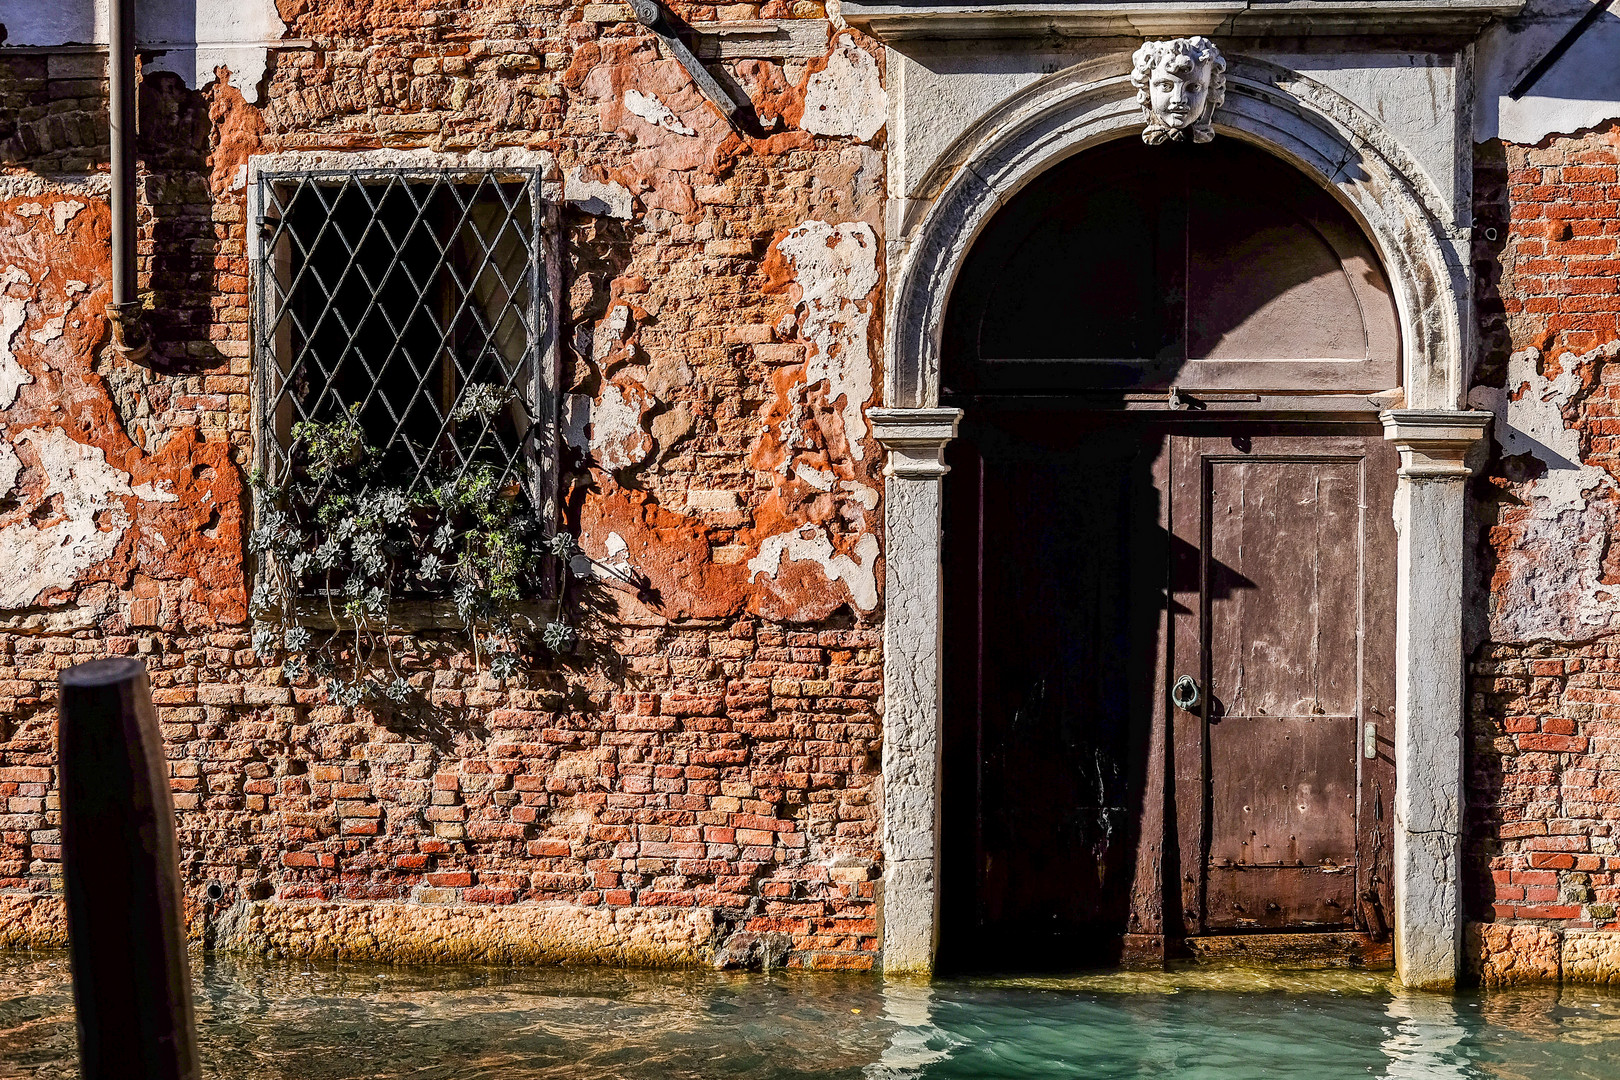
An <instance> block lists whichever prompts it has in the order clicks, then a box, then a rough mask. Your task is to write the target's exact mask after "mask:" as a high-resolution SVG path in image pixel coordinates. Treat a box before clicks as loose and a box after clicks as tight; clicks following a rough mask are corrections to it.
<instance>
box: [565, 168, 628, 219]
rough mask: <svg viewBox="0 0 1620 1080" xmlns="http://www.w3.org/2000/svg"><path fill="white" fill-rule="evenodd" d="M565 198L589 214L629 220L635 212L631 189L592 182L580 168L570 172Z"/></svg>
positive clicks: (597, 181)
mask: <svg viewBox="0 0 1620 1080" xmlns="http://www.w3.org/2000/svg"><path fill="white" fill-rule="evenodd" d="M563 198H564V199H566V200H567V201H568V202H571V203H573V204H574V205H575V206H577V207H579V208H580V209H581V210H583V211H585V212H586V213H587V214H595V215H597V216H599V217H610V218H618V219H620V220H621V221H623V220H628V219H629V218H630V217H631V215H632V213H633V212H634V204H633V203H632V201H631V195H630V189H629V188H627V187H625V186H624V185H623V184H616V183H614V182H613V181H611V180H605V181H604V180H591V179H588V178H587V177H586V176H585V175H584V171H583V170H582V169H580V168H579V167H577V166H576V167H575V168H572V169H569V170H568V175H567V176H566V177H565V178H564V180H563Z"/></svg>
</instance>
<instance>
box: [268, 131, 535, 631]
mask: <svg viewBox="0 0 1620 1080" xmlns="http://www.w3.org/2000/svg"><path fill="white" fill-rule="evenodd" d="M488 157H491V155H482V154H475V155H468V156H467V157H466V158H461V157H455V156H452V155H437V154H435V155H422V154H416V153H412V154H408V155H406V154H401V153H400V152H398V151H380V152H377V151H372V152H360V153H319V154H307V155H305V154H296V153H295V154H271V155H264V156H262V157H256V158H254V159H251V160H250V162H249V166H248V168H247V176H246V178H245V186H246V195H247V215H246V218H247V222H246V223H247V230H246V232H247V255H248V262H249V266H248V289H249V296H248V324H249V365H250V369H249V372H250V373H249V423H250V436H251V438H252V454H251V462H252V467H253V468H254V469H255V470H259V471H261V472H262V474H263V475H267V476H268V475H270V473H271V470H272V468H273V467H274V466H275V465H276V464H277V462H276V461H275V460H274V457H273V455H275V454H276V451H277V449H278V448H284V447H285V446H286V445H287V441H286V432H284V431H282V430H278V423H277V418H276V417H274V416H272V415H270V404H269V403H270V402H272V401H273V400H275V395H278V394H279V393H280V389H281V387H282V386H283V385H284V384H283V382H282V379H283V378H284V377H285V375H286V373H287V372H288V371H289V370H290V363H291V357H290V356H289V355H288V350H289V349H290V347H291V346H290V341H289V340H287V336H288V335H290V327H289V326H288V324H287V319H286V318H285V317H282V318H279V319H277V320H276V321H277V322H278V323H279V324H280V326H279V327H277V326H272V324H271V319H272V317H273V316H274V315H275V314H276V311H277V307H276V295H277V294H273V293H272V291H271V290H272V289H278V288H282V286H283V285H284V284H286V283H288V281H289V279H288V277H286V276H282V277H281V279H280V282H281V284H278V283H277V282H276V281H274V280H273V278H272V276H273V275H278V274H281V275H285V274H286V273H287V266H288V260H290V258H291V251H290V247H289V245H290V241H289V240H288V239H287V238H285V237H283V238H282V239H281V240H280V241H279V242H278V241H277V239H276V235H275V230H276V225H277V224H278V219H277V218H275V217H273V216H271V215H270V213H269V207H270V206H271V205H272V203H273V202H277V201H279V200H272V199H271V198H270V197H269V195H270V191H271V188H272V187H273V186H274V185H289V186H290V185H293V184H299V183H304V184H308V183H316V184H328V185H332V186H334V187H336V186H338V185H342V184H346V183H363V184H367V183H369V184H386V183H390V182H399V183H404V184H443V183H453V184H478V183H481V182H485V181H490V182H494V183H522V184H524V185H525V186H526V189H527V196H526V197H527V200H528V205H529V214H530V221H531V223H532V228H533V242H532V247H531V251H532V252H533V255H532V257H531V259H530V265H529V267H528V268H527V270H526V273H527V275H528V285H529V289H530V297H531V299H530V310H529V311H528V312H527V313H526V314H527V318H528V329H529V330H530V332H529V333H528V339H529V340H528V341H527V342H526V345H525V350H524V355H523V359H522V363H523V364H525V365H526V366H527V367H528V369H529V370H528V371H527V373H526V374H523V375H521V376H520V377H519V380H518V383H519V384H521V385H522V386H523V387H524V388H525V392H526V395H527V396H528V399H529V401H528V404H529V406H530V409H529V411H530V413H531V415H530V425H529V431H530V437H529V438H527V439H526V440H525V444H526V445H525V447H524V448H523V451H522V454H523V457H524V458H525V459H526V460H525V464H523V465H522V466H521V468H522V471H523V476H522V483H523V485H524V487H525V489H526V490H527V492H528V494H529V498H530V500H531V504H532V505H533V507H534V511H535V514H536V515H537V517H538V518H539V520H540V524H541V527H542V528H543V529H545V530H546V531H547V532H551V531H553V530H555V529H557V528H559V527H560V526H561V523H562V494H561V489H560V481H561V440H562V430H561V408H560V403H561V393H560V388H561V380H562V355H561V347H560V342H561V337H560V333H559V327H560V323H561V318H562V307H561V305H562V292H561V281H562V274H561V251H560V247H561V245H560V231H559V229H560V213H559V195H560V190H558V189H559V185H558V184H557V183H556V181H555V180H554V179H553V178H552V177H553V175H554V173H555V166H554V164H553V163H552V162H551V161H550V159H549V156H537V155H533V154H524V155H517V157H518V160H515V161H505V160H494V161H487V160H486V161H479V160H475V159H478V158H488ZM277 247H280V248H282V249H283V250H282V251H281V252H278V251H277V250H274V249H275V248H277ZM280 295H281V298H282V301H283V302H284V301H285V299H286V294H285V291H284V290H283V292H282V293H281V294H280ZM278 376H280V378H278ZM286 422H287V423H289V424H290V423H291V420H290V419H289V420H287V421H286ZM260 500H261V496H260V495H259V494H258V493H257V492H255V493H254V494H253V495H252V497H251V498H250V500H249V515H250V522H249V527H250V528H253V527H256V526H257V523H258V519H259V517H260V513H261V506H260ZM244 558H245V559H247V560H249V563H250V565H249V567H248V574H247V577H248V579H249V582H250V585H251V589H252V601H251V603H250V611H251V612H252V613H253V615H254V616H255V617H262V616H267V615H268V614H269V613H270V611H271V610H272V609H277V610H279V607H278V605H279V601H280V600H281V599H282V598H281V597H280V596H279V595H278V594H277V593H276V590H277V589H278V588H279V586H278V585H277V583H275V582H274V581H272V580H271V575H270V573H269V570H270V567H269V561H268V560H266V559H264V558H260V557H258V556H257V555H255V554H253V553H251V552H245V553H244ZM290 600H291V604H292V614H293V616H294V618H295V619H296V621H297V622H299V623H300V624H304V625H310V626H326V625H329V624H330V623H331V621H332V620H331V618H330V615H329V614H328V611H329V609H328V605H327V603H326V602H325V601H324V600H323V599H321V598H319V597H315V596H310V595H304V594H299V595H296V596H294V597H291V598H290ZM555 601H556V598H555V597H553V596H549V595H537V596H535V597H533V598H531V599H530V600H528V601H525V602H523V603H522V604H521V605H520V609H521V612H520V613H526V614H528V615H530V617H531V618H533V619H534V620H535V621H536V622H537V624H543V623H544V622H545V621H546V620H547V619H548V618H550V614H551V613H552V612H553V611H554V609H555V606H556V603H555ZM461 625H463V623H462V620H461V619H460V617H459V616H458V615H457V614H456V610H455V605H454V603H453V602H451V601H449V600H447V599H446V600H428V599H400V598H390V605H389V614H388V628H389V629H393V630H401V631H412V630H431V629H441V628H442V629H448V628H454V627H460V626H461Z"/></svg>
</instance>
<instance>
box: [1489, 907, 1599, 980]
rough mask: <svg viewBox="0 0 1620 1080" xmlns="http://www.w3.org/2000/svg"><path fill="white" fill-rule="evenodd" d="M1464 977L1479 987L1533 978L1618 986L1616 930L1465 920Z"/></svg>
mask: <svg viewBox="0 0 1620 1080" xmlns="http://www.w3.org/2000/svg"><path fill="white" fill-rule="evenodd" d="M1464 953H1465V956H1466V960H1467V964H1468V976H1469V979H1470V981H1473V982H1477V983H1478V984H1479V985H1481V986H1485V987H1498V986H1528V985H1532V984H1535V983H1556V982H1566V983H1585V984H1599V985H1605V986H1620V930H1588V929H1574V928H1563V927H1556V926H1545V925H1541V924H1538V923H1512V922H1496V923H1469V924H1468V930H1467V940H1466V943H1465V947H1464Z"/></svg>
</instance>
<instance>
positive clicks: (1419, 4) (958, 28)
mask: <svg viewBox="0 0 1620 1080" xmlns="http://www.w3.org/2000/svg"><path fill="white" fill-rule="evenodd" d="M1524 4H1525V0H1259V2H1257V0H1124V2H1122V3H1103V2H1094V0H1093V2H1087V3H1083V4H1077V3H1074V2H1073V0H1068V2H1064V0H1056V2H1051V0H1011V2H1007V3H999V4H985V3H982V2H974V0H844V3H843V15H844V18H845V19H846V20H847V21H848V22H849V24H850V25H852V26H856V27H859V28H860V29H862V30H864V31H866V32H867V33H869V34H872V35H873V36H874V37H881V38H883V39H884V40H886V41H912V40H918V39H927V40H934V41H938V40H942V39H952V38H955V39H962V38H968V39H976V40H983V39H986V38H998V37H1029V38H1038V37H1042V36H1062V37H1115V36H1124V37H1141V36H1146V35H1159V36H1166V37H1168V36H1172V35H1177V34H1208V35H1211V36H1215V35H1222V36H1226V35H1231V36H1237V37H1250V36H1310V37H1315V38H1320V37H1325V36H1338V35H1360V36H1368V35H1374V34H1392V35H1393V34H1423V35H1434V36H1440V37H1460V38H1470V39H1471V38H1473V37H1474V36H1475V35H1477V34H1478V33H1479V32H1480V30H1481V29H1483V28H1484V26H1485V25H1486V24H1487V23H1488V22H1490V21H1491V20H1492V19H1501V18H1507V17H1508V16H1511V15H1517V14H1518V13H1519V11H1520V10H1521V9H1523V7H1524Z"/></svg>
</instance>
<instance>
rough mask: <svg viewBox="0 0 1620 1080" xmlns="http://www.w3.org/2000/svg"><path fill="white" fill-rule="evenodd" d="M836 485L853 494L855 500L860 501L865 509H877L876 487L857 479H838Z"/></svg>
mask: <svg viewBox="0 0 1620 1080" xmlns="http://www.w3.org/2000/svg"><path fill="white" fill-rule="evenodd" d="M838 486H839V487H840V488H842V489H843V490H844V491H845V492H847V493H848V494H849V495H851V496H853V497H854V499H855V501H856V502H858V503H860V504H861V506H863V507H865V508H866V509H867V510H876V509H877V504H878V493H877V488H874V487H870V486H868V485H866V484H863V483H861V482H860V481H858V480H840V481H838Z"/></svg>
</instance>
